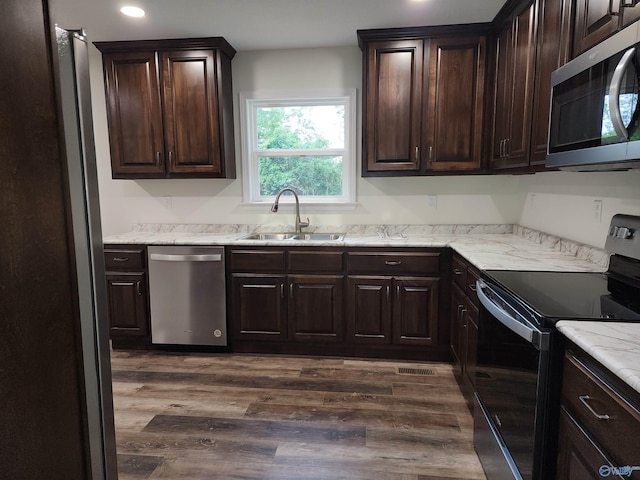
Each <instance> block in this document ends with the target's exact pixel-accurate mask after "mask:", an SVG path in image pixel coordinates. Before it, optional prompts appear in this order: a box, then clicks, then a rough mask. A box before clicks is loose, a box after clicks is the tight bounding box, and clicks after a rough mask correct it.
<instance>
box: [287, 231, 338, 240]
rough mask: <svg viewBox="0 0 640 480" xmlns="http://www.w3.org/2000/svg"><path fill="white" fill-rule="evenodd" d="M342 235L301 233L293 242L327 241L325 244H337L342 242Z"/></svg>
mask: <svg viewBox="0 0 640 480" xmlns="http://www.w3.org/2000/svg"><path fill="white" fill-rule="evenodd" d="M343 238H344V235H343V234H342V233H302V234H300V235H298V236H297V237H296V238H295V240H316V241H320V242H322V241H327V242H337V241H339V240H342V239H343Z"/></svg>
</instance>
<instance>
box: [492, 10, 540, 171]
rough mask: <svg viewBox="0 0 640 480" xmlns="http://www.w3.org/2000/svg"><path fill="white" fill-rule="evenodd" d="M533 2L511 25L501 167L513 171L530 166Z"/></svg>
mask: <svg viewBox="0 0 640 480" xmlns="http://www.w3.org/2000/svg"><path fill="white" fill-rule="evenodd" d="M535 22H536V2H532V3H531V4H530V5H529V6H528V7H527V8H525V9H524V10H523V11H522V12H521V13H520V14H519V15H517V16H516V17H515V18H514V21H513V56H512V57H511V59H512V65H511V68H512V69H513V73H512V74H511V75H512V78H513V82H512V91H511V109H510V114H509V124H510V125H511V129H510V133H509V138H508V141H507V144H506V155H507V160H506V162H505V163H504V164H502V165H500V167H506V168H514V167H523V166H527V165H528V164H529V145H530V139H531V112H532V107H533V96H532V95H533V82H534V69H535V53H536V44H535V41H536V23H535Z"/></svg>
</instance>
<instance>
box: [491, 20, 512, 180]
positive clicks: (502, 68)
mask: <svg viewBox="0 0 640 480" xmlns="http://www.w3.org/2000/svg"><path fill="white" fill-rule="evenodd" d="M512 44H513V29H512V28H511V25H510V26H509V27H507V28H506V29H504V30H503V31H502V33H501V34H500V35H499V36H498V39H497V41H496V72H495V92H494V97H495V104H494V109H493V136H492V138H493V144H492V149H491V168H495V166H496V165H500V163H501V162H502V161H503V158H504V156H505V155H506V142H507V138H508V137H509V131H510V125H509V123H510V115H511V113H510V112H511V91H512V86H511V85H512V82H513V78H512V77H513V69H512V68H511V67H510V66H511V65H512V60H511V55H512V54H513V52H512Z"/></svg>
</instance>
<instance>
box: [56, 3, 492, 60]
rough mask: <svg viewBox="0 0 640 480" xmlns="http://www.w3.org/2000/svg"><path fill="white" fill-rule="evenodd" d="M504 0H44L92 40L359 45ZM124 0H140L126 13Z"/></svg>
mask: <svg viewBox="0 0 640 480" xmlns="http://www.w3.org/2000/svg"><path fill="white" fill-rule="evenodd" d="M504 3H505V0H422V1H415V0H49V4H50V6H51V11H52V18H53V21H54V22H55V23H57V24H58V25H60V26H61V27H63V28H69V29H76V28H80V27H82V28H84V29H85V31H86V32H87V34H88V36H89V40H90V41H108V40H142V39H159V38H187V37H217V36H221V37H225V38H226V39H227V41H229V43H230V44H231V45H232V46H233V47H234V48H235V49H236V50H238V51H241V50H261V49H283V48H312V47H334V46H356V45H357V37H356V30H359V29H369V28H391V27H411V26H424V25H447V24H458V23H474V22H488V21H491V20H492V19H493V18H494V17H495V15H496V13H498V10H499V9H500V8H501V7H502V5H503V4H504ZM123 5H135V6H139V7H142V8H144V10H145V11H146V12H147V14H146V16H145V17H142V18H130V17H125V16H124V15H122V14H121V13H120V12H119V10H120V7H121V6H123Z"/></svg>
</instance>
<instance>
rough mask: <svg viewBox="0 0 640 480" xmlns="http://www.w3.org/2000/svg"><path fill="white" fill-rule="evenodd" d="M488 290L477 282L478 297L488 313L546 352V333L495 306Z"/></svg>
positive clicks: (481, 281) (484, 284)
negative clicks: (486, 291) (488, 294)
mask: <svg viewBox="0 0 640 480" xmlns="http://www.w3.org/2000/svg"><path fill="white" fill-rule="evenodd" d="M487 289H489V290H490V287H489V286H488V285H487V284H486V283H485V282H484V281H483V280H482V279H480V280H477V281H476V294H477V295H478V299H479V300H480V303H482V305H484V307H485V308H486V309H487V311H488V312H489V313H490V314H491V315H493V316H494V317H495V318H496V320H498V321H499V322H500V323H502V324H503V325H504V326H505V327H507V328H508V329H509V330H511V331H512V332H514V333H515V334H517V335H519V336H520V337H522V338H524V339H525V340H526V341H528V342H529V343H531V344H532V345H534V346H535V347H536V348H537V349H539V350H545V349H546V348H547V347H548V345H547V342H546V341H545V340H546V339H545V338H544V337H545V332H541V331H539V330H537V329H535V328H531V327H530V326H528V325H525V324H524V323H522V322H521V321H519V320H518V319H517V318H514V317H513V316H512V315H511V314H509V313H508V312H507V311H505V310H504V309H503V308H502V307H500V305H497V304H495V303H494V302H493V301H492V300H491V299H490V298H489V297H488V296H487V294H486V293H485V290H487ZM494 294H495V292H494Z"/></svg>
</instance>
